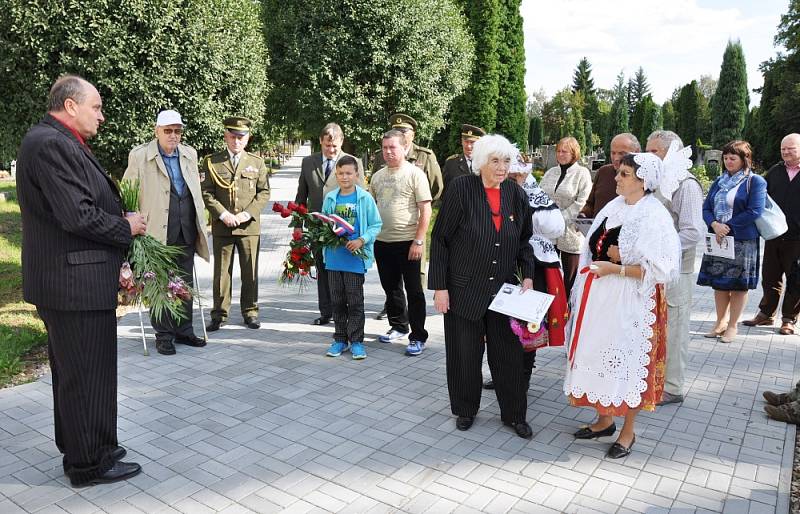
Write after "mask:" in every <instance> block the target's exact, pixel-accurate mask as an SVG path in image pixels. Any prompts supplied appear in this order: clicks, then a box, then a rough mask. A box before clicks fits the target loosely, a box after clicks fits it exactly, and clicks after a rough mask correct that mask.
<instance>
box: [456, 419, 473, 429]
mask: <svg viewBox="0 0 800 514" xmlns="http://www.w3.org/2000/svg"><path fill="white" fill-rule="evenodd" d="M474 421H475V416H459V417H458V418H456V428H457V429H459V430H469V427H471V426H472V423H473V422H474Z"/></svg>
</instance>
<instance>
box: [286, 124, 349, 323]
mask: <svg viewBox="0 0 800 514" xmlns="http://www.w3.org/2000/svg"><path fill="white" fill-rule="evenodd" d="M342 143H344V132H343V131H342V127H340V126H339V125H338V124H337V123H328V124H327V125H325V126H324V127H323V128H322V131H321V132H320V134H319V144H320V149H321V151H320V152H314V153H312V154H311V155H309V156H308V157H304V158H303V161H302V162H301V163H300V178H299V179H298V181H297V195H296V196H295V198H294V201H295V203H299V204H300V203H301V204H304V205H305V206H306V207H308V210H309V211H310V212H320V211H322V200H323V199H324V198H325V195H326V194H328V193H330V192H331V191H333V190H334V189H335V188H336V187H338V184H337V183H336V173H335V171H336V162H337V161H338V160H339V159H340V158H341V157H342V156H345V155H350V154H348V153H345V152H343V151H342ZM356 163H357V164H358V179H357V181H356V184H358V185H359V186H361V187H364V167H363V166H362V165H361V159H357V158H356ZM295 232H301V233H302V229H301V228H295ZM312 251H313V253H314V263H315V267H316V269H317V300H318V303H319V318H316V319H315V320H314V321H312V322H311V324H312V325H327V324H328V323H330V321H331V316H332V310H331V294H330V291H329V290H328V274H327V273H326V272H325V263H324V262H323V260H322V248H312Z"/></svg>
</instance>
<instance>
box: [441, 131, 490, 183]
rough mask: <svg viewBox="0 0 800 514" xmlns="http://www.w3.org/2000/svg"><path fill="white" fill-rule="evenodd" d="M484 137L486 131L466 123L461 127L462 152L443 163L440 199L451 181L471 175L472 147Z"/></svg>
mask: <svg viewBox="0 0 800 514" xmlns="http://www.w3.org/2000/svg"><path fill="white" fill-rule="evenodd" d="M485 135H486V131H485V130H483V129H482V128H480V127H476V126H475V125H469V124H467V123H465V124H463V125H461V149H462V150H463V152H462V153H457V154H454V155H451V156H450V157H448V158H447V160H446V161H445V163H444V171H442V179H443V180H444V188H443V189H442V198H444V192H445V191H447V186H448V185H449V184H450V183H451V182H452V181H453V179H455V178H457V177H463V176H464V175H472V173H473V170H472V146H473V145H474V144H475V141H477V140H478V139H480V138H481V136H485ZM475 171H477V170H475Z"/></svg>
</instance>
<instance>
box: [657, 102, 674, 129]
mask: <svg viewBox="0 0 800 514" xmlns="http://www.w3.org/2000/svg"><path fill="white" fill-rule="evenodd" d="M661 123H662V124H663V126H664V130H671V131H673V132H676V130H677V126H676V125H675V107H673V104H672V101H671V100H667V101H666V102H664V104H663V105H662V106H661Z"/></svg>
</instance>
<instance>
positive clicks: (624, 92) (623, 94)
mask: <svg viewBox="0 0 800 514" xmlns="http://www.w3.org/2000/svg"><path fill="white" fill-rule="evenodd" d="M621 132H628V88H627V87H625V75H624V74H623V73H622V72H620V73H619V75H617V84H616V86H614V102H613V103H612V104H611V112H610V113H609V122H608V130H607V131H606V140H605V152H606V155H611V139H612V138H613V137H614V136H615V135H617V134H619V133H621Z"/></svg>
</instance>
